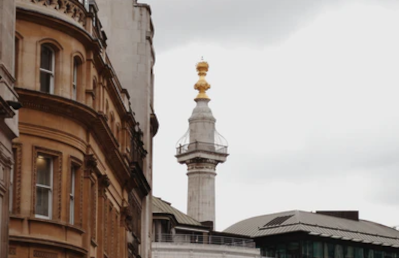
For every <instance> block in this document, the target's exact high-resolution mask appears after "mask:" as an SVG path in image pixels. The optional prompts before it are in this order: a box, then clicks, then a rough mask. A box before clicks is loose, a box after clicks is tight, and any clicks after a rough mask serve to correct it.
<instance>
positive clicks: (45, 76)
mask: <svg viewBox="0 0 399 258" xmlns="http://www.w3.org/2000/svg"><path fill="white" fill-rule="evenodd" d="M52 80H53V75H52V74H50V73H46V72H43V71H40V91H42V92H47V93H51V92H50V89H51V84H52Z"/></svg>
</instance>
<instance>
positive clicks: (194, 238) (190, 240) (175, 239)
mask: <svg viewBox="0 0 399 258" xmlns="http://www.w3.org/2000/svg"><path fill="white" fill-rule="evenodd" d="M154 242H163V243H176V244H203V245H225V246H236V247H246V248H255V247H256V245H255V242H254V241H253V240H252V239H246V238H235V237H225V236H213V235H210V236H203V235H184V234H156V235H155V239H154Z"/></svg>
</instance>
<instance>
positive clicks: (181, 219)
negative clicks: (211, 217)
mask: <svg viewBox="0 0 399 258" xmlns="http://www.w3.org/2000/svg"><path fill="white" fill-rule="evenodd" d="M152 213H154V214H157V213H158V214H160V213H162V214H170V215H173V216H174V217H175V218H176V220H177V223H179V224H184V225H191V226H202V225H201V223H200V222H199V221H197V220H195V219H193V218H191V217H190V216H188V215H186V214H184V213H183V212H181V211H179V210H178V209H176V208H174V207H173V206H172V205H171V204H170V203H168V202H165V201H164V200H162V199H161V198H158V197H154V196H153V197H152Z"/></svg>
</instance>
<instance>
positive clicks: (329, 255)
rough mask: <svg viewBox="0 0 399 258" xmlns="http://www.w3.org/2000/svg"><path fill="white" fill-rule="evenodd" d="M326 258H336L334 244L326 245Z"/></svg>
mask: <svg viewBox="0 0 399 258" xmlns="http://www.w3.org/2000/svg"><path fill="white" fill-rule="evenodd" d="M324 258H335V247H334V244H331V243H324Z"/></svg>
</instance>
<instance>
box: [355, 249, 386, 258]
mask: <svg viewBox="0 0 399 258" xmlns="http://www.w3.org/2000/svg"><path fill="white" fill-rule="evenodd" d="M355 258H364V252H363V248H360V247H355ZM382 258H383V257H382Z"/></svg>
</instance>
